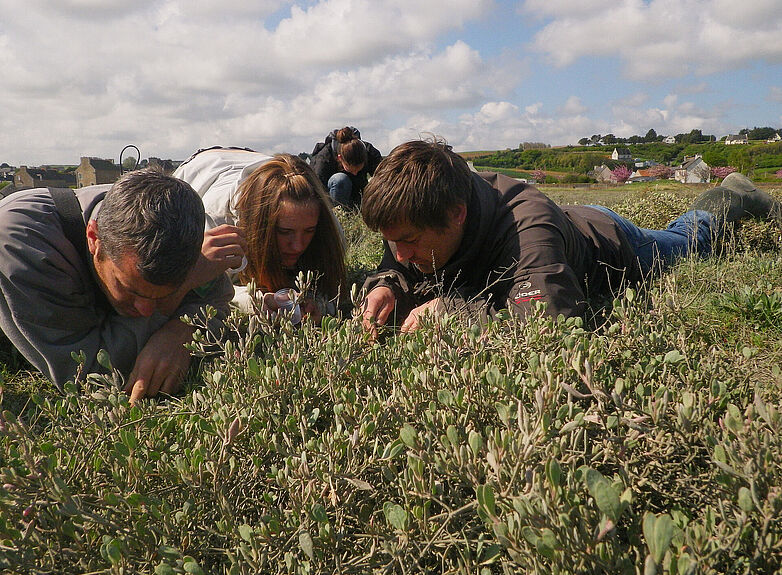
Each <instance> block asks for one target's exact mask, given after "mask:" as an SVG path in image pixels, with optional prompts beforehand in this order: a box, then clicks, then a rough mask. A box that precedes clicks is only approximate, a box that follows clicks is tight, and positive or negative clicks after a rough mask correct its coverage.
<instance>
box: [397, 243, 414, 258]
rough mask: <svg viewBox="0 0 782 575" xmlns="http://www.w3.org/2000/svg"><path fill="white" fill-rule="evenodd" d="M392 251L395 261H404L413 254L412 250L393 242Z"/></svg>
mask: <svg viewBox="0 0 782 575" xmlns="http://www.w3.org/2000/svg"><path fill="white" fill-rule="evenodd" d="M394 251H395V252H396V261H398V262H405V261H407V260H409V259H410V256H412V255H413V250H411V249H410V248H406V247H402V246H400V245H399V244H394Z"/></svg>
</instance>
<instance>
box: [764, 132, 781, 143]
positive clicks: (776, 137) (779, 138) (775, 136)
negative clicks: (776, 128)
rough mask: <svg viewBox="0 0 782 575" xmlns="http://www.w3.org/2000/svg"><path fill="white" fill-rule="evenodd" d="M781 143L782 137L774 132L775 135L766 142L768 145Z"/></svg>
mask: <svg viewBox="0 0 782 575" xmlns="http://www.w3.org/2000/svg"><path fill="white" fill-rule="evenodd" d="M779 141H782V136H780V135H779V132H774V135H773V136H771V137H770V138H769V139H768V140H766V143H767V144H774V143H776V142H779Z"/></svg>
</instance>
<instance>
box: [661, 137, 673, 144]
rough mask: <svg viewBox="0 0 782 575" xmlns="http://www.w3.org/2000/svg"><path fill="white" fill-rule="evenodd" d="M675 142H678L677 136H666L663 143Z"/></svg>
mask: <svg viewBox="0 0 782 575" xmlns="http://www.w3.org/2000/svg"><path fill="white" fill-rule="evenodd" d="M675 143H676V137H675V136H665V137H664V138H663V144H675Z"/></svg>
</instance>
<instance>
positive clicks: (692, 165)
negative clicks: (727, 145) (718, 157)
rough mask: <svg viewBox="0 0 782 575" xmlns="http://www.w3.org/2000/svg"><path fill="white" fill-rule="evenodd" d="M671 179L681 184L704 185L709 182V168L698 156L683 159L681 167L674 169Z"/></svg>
mask: <svg viewBox="0 0 782 575" xmlns="http://www.w3.org/2000/svg"><path fill="white" fill-rule="evenodd" d="M673 178H674V179H675V180H676V181H677V182H681V183H683V184H705V183H708V182H709V180H711V167H710V166H709V164H707V163H706V162H704V161H703V158H702V157H701V155H700V154H696V155H695V156H693V157H685V158H684V162H683V163H682V165H681V166H678V167H677V168H674V173H673Z"/></svg>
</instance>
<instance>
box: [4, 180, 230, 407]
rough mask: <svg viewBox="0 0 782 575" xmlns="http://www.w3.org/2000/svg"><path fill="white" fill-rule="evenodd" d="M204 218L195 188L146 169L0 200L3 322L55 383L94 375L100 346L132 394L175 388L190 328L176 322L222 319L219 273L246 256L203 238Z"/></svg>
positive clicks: (224, 240) (217, 236)
mask: <svg viewBox="0 0 782 575" xmlns="http://www.w3.org/2000/svg"><path fill="white" fill-rule="evenodd" d="M204 221H205V215H204V207H203V204H202V203H201V199H200V198H199V197H198V195H197V194H196V193H195V192H194V191H193V189H192V188H191V187H190V186H189V185H188V184H186V183H185V182H183V181H181V180H178V179H175V178H172V177H170V176H166V175H164V174H162V173H160V172H157V171H151V170H139V171H134V172H129V173H128V174H126V175H125V176H123V177H122V178H121V179H120V180H118V181H117V182H115V183H114V184H113V185H98V186H88V187H85V188H81V189H79V190H78V191H75V192H74V191H73V190H71V189H68V188H36V189H30V190H22V191H19V192H15V193H14V194H11V195H10V196H8V197H6V198H4V199H3V200H2V201H0V252H2V253H1V254H0V292H2V298H0V326H2V329H3V331H4V332H5V334H6V335H7V336H8V339H9V340H10V341H11V342H12V343H13V344H14V345H15V346H16V347H17V349H19V351H20V352H21V353H22V354H23V355H24V356H25V357H26V358H27V359H28V361H30V363H32V364H33V365H34V366H35V367H36V368H37V369H39V370H40V371H41V372H42V373H43V374H44V375H45V376H46V377H48V378H49V379H51V380H52V382H53V383H54V384H55V385H56V386H57V387H58V388H60V389H62V386H63V384H64V383H65V382H66V381H68V380H77V381H80V378H81V377H83V376H84V375H86V374H87V373H90V372H93V371H95V370H97V369H98V359H97V356H98V352H99V350H101V349H104V350H106V351H108V353H109V356H110V358H111V362H112V365H113V366H114V367H115V368H116V369H117V370H119V371H120V373H121V374H122V375H123V376H124V377H125V378H126V379H125V381H126V387H125V391H126V392H128V393H130V394H131V401H136V400H137V399H139V398H141V397H145V396H154V395H156V394H157V393H158V392H160V391H162V392H165V393H173V392H175V391H176V390H177V389H178V387H179V385H180V383H181V380H182V378H183V376H184V375H185V373H186V371H187V369H188V366H189V365H190V354H189V352H188V351H187V349H185V347H184V344H186V343H188V342H189V341H190V339H191V337H192V332H193V328H192V327H190V326H188V325H186V324H185V323H183V322H182V321H181V320H180V317H181V316H182V315H185V314H187V315H189V316H196V315H197V314H198V313H199V311H200V310H201V308H202V307H203V306H205V305H211V306H213V307H215V308H216V309H217V310H218V312H220V313H222V314H225V313H226V312H227V310H228V302H229V301H230V299H231V296H232V295H233V289H232V287H231V284H230V282H229V281H228V279H227V277H225V274H224V273H223V271H224V270H225V268H226V267H228V266H230V265H236V264H237V262H240V261H241V252H239V253H238V260H237V259H236V257H235V255H236V254H231V253H230V252H231V251H235V250H234V248H233V247H232V245H233V244H232V243H231V241H232V237H231V236H230V234H229V235H228V236H227V237H221V233H222V232H221V230H217V231H215V232H214V233H212V234H209V235H208V236H206V237H205V235H204ZM223 244H227V245H228V247H227V248H226V247H223ZM202 250H203V251H204V253H203V254H202ZM204 254H206V255H204ZM195 288H198V289H197V291H193V290H195ZM72 354H82V355H83V356H84V358H85V366H84V371H83V372H81V373H77V367H78V366H77V364H76V362H75V361H74V360H73V358H72Z"/></svg>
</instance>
